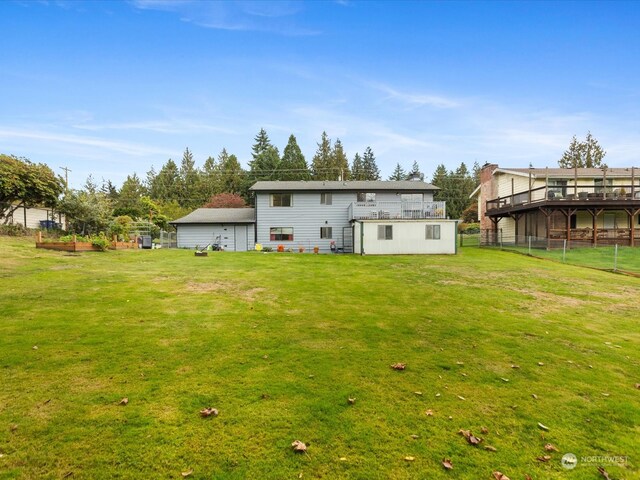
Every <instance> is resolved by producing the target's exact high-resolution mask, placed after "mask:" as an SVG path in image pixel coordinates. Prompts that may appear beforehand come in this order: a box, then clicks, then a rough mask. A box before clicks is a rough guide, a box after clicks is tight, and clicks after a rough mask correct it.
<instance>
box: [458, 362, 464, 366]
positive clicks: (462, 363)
mask: <svg viewBox="0 0 640 480" xmlns="http://www.w3.org/2000/svg"><path fill="white" fill-rule="evenodd" d="M456 365H464V362H456Z"/></svg>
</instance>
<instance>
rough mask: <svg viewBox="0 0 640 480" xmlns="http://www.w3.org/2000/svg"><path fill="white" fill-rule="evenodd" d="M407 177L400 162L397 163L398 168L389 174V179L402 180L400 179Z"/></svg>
mask: <svg viewBox="0 0 640 480" xmlns="http://www.w3.org/2000/svg"><path fill="white" fill-rule="evenodd" d="M406 179H407V174H406V172H405V171H404V168H402V167H401V166H400V164H399V163H397V164H396V168H394V169H393V173H392V174H391V176H389V180H395V181H396V182H397V181H400V180H406Z"/></svg>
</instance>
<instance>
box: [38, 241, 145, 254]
mask: <svg viewBox="0 0 640 480" xmlns="http://www.w3.org/2000/svg"><path fill="white" fill-rule="evenodd" d="M137 247H138V245H137V244H136V243H135V242H111V246H110V247H109V250H127V249H130V248H137ZM36 248H44V249H47V250H59V251H62V252H93V251H95V252H99V251H100V247H97V246H95V245H93V244H92V243H91V242H36Z"/></svg>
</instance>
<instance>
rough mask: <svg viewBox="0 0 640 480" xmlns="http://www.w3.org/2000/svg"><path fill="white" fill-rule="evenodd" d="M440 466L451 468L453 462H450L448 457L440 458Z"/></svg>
mask: <svg viewBox="0 0 640 480" xmlns="http://www.w3.org/2000/svg"><path fill="white" fill-rule="evenodd" d="M442 466H443V467H444V468H445V469H446V470H451V469H452V468H453V463H452V462H451V459H450V458H443V459H442Z"/></svg>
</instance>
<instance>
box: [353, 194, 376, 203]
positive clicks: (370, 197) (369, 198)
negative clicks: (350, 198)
mask: <svg viewBox="0 0 640 480" xmlns="http://www.w3.org/2000/svg"><path fill="white" fill-rule="evenodd" d="M357 195H358V196H357V201H358V202H360V203H364V202H366V203H375V201H376V194H375V193H373V192H358V194H357Z"/></svg>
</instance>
